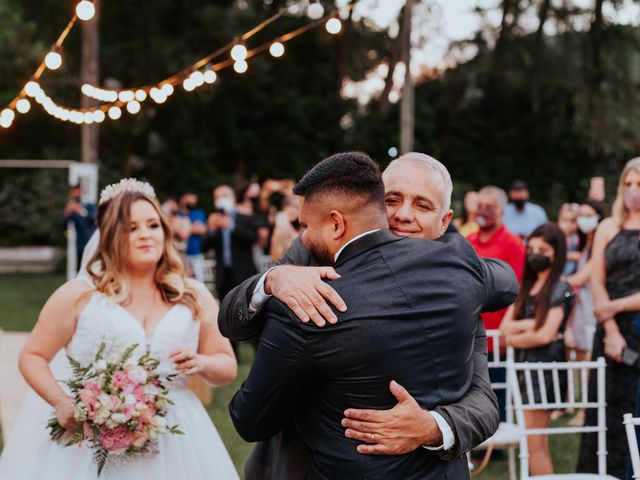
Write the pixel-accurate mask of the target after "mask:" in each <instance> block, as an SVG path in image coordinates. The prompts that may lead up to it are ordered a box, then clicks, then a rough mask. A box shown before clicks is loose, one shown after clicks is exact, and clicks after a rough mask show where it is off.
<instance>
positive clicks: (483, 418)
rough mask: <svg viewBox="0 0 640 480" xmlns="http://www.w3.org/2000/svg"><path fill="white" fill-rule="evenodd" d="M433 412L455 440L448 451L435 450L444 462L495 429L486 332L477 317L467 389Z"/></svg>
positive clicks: (497, 417)
mask: <svg viewBox="0 0 640 480" xmlns="http://www.w3.org/2000/svg"><path fill="white" fill-rule="evenodd" d="M434 411H435V412H437V413H439V414H440V415H442V417H443V418H444V419H445V420H446V421H447V423H448V424H449V426H450V427H451V429H452V430H453V434H454V435H455V438H456V443H455V444H454V446H453V447H451V448H450V449H449V450H441V451H438V452H436V453H437V454H438V456H439V457H440V458H441V459H442V460H445V461H454V460H457V459H458V458H460V457H461V456H462V455H464V454H465V453H466V452H468V451H469V450H471V449H472V448H473V447H475V446H477V445H479V444H481V443H482V442H484V441H485V440H486V439H487V438H489V437H490V436H491V435H493V434H494V432H495V431H496V429H497V428H498V424H499V423H500V413H499V410H498V400H497V399H496V395H495V393H494V392H493V390H492V389H491V381H490V380H489V368H488V363H487V334H486V331H485V329H484V323H483V322H482V319H481V318H480V317H478V326H477V328H476V337H475V342H474V347H473V376H472V379H471V385H470V386H469V390H467V393H466V394H465V395H464V397H462V398H461V399H460V400H459V401H458V402H456V403H453V404H450V405H444V406H438V407H436V408H434Z"/></svg>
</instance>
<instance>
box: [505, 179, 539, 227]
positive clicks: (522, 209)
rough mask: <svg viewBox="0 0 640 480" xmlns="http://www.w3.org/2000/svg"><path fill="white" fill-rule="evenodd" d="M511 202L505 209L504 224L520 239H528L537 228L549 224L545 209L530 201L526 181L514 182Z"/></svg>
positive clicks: (510, 194) (511, 189)
mask: <svg viewBox="0 0 640 480" xmlns="http://www.w3.org/2000/svg"><path fill="white" fill-rule="evenodd" d="M509 200H510V202H509V204H508V205H507V206H506V207H505V209H504V224H505V225H506V227H507V228H508V229H509V230H511V231H512V232H513V233H515V234H516V235H519V236H520V238H526V237H528V236H529V234H530V233H531V232H532V231H533V230H534V229H535V228H536V227H539V226H540V225H543V224H545V223H547V214H546V213H545V211H544V209H543V208H542V207H541V206H540V205H536V204H535V203H531V202H530V201H529V187H528V186H527V184H526V183H525V182H524V181H522V180H516V181H515V182H513V184H512V185H511V188H510V189H509Z"/></svg>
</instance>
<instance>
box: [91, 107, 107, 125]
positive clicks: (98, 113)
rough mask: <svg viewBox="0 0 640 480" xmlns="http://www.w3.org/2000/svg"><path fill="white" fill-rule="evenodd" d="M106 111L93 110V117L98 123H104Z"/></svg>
mask: <svg viewBox="0 0 640 480" xmlns="http://www.w3.org/2000/svg"><path fill="white" fill-rule="evenodd" d="M104 118H105V115H104V112H103V111H102V110H96V111H95V112H93V119H94V120H95V122H96V123H102V122H104Z"/></svg>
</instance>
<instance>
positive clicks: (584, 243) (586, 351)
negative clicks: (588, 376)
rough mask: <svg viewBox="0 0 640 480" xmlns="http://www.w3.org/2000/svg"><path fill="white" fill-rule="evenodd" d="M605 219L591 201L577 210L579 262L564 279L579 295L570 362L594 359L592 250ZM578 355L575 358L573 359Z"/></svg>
mask: <svg viewBox="0 0 640 480" xmlns="http://www.w3.org/2000/svg"><path fill="white" fill-rule="evenodd" d="M604 217H605V210H604V205H603V203H602V202H598V201H595V200H589V201H587V202H585V203H583V204H582V205H580V208H579V210H578V217H577V219H576V223H577V226H578V235H579V237H580V242H579V245H578V251H579V253H580V258H579V260H578V264H577V271H576V272H575V273H574V274H573V275H570V276H568V277H566V278H565V280H566V282H567V283H568V284H569V285H570V286H571V288H573V290H574V292H575V294H576V304H575V306H574V308H573V311H572V312H571V316H570V317H569V322H568V323H567V329H566V331H565V335H564V344H565V346H566V348H567V358H568V359H575V360H576V361H579V362H581V361H586V360H589V359H590V358H591V347H592V345H593V335H594V333H595V331H596V317H595V315H594V314H593V297H592V295H591V286H590V285H589V280H590V279H591V248H592V246H593V237H594V235H595V232H596V228H597V227H598V223H600V220H602V219H603V218H604ZM574 355H575V356H574ZM584 415H585V410H584V409H580V410H579V411H578V413H577V415H576V416H575V417H574V418H573V419H572V420H571V422H570V424H571V425H572V426H581V425H584Z"/></svg>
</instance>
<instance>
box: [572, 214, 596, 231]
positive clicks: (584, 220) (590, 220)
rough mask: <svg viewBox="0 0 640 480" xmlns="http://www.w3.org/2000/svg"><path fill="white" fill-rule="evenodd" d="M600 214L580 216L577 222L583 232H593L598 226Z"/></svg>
mask: <svg viewBox="0 0 640 480" xmlns="http://www.w3.org/2000/svg"><path fill="white" fill-rule="evenodd" d="M598 220H599V217H598V215H590V216H588V217H582V216H580V217H578V218H577V219H576V222H577V224H578V228H579V229H580V231H581V232H582V233H591V232H593V231H594V230H595V229H596V228H597V227H598Z"/></svg>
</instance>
